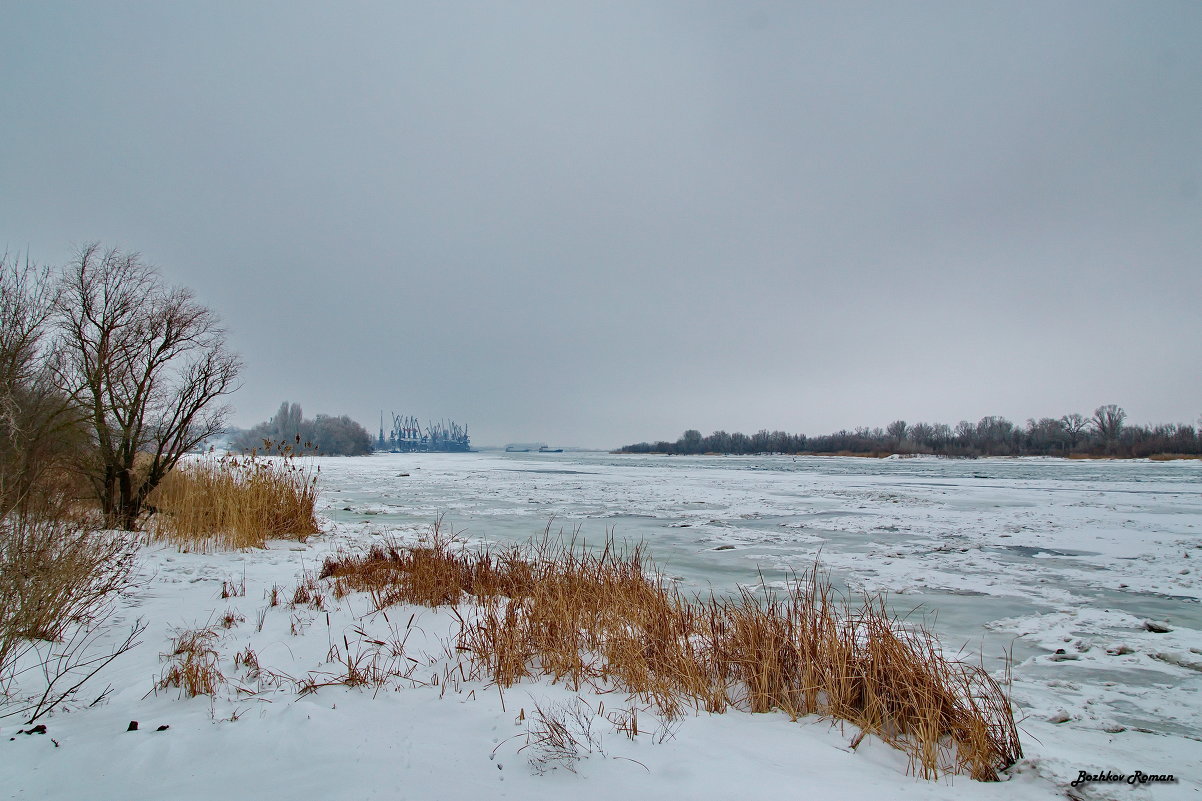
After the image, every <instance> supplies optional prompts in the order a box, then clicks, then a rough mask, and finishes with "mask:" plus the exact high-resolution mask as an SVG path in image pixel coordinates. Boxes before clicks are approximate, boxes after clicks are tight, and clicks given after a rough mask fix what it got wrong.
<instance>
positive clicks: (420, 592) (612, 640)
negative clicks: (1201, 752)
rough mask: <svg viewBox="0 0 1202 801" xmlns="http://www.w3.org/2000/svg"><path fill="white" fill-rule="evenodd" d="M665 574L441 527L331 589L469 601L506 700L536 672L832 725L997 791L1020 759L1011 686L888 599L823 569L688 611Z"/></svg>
mask: <svg viewBox="0 0 1202 801" xmlns="http://www.w3.org/2000/svg"><path fill="white" fill-rule="evenodd" d="M651 568H652V566H651V564H650V563H649V561H648V559H647V557H646V554H645V552H644V550H643V548H642V547H641V546H634V547H623V546H620V545H618V544H617V543H616V542H614V540H613V539H612V538H607V540H606V542H605V543H604V545H603V547H602V548H600V549H599V550H588V549H586V548H584V547H576V545H575V543H574V542H567V543H565V542H563V541H562V540H555V539H552V538H551V537H550V536H547V535H544V537H543V538H542V539H541V540H539V541H536V542H533V543H531V544H529V545H527V546H524V547H515V546H510V547H502V548H499V549H495V550H484V551H469V550H467V549H466V548H465V547H458V548H456V547H453V539H452V538H451V537H450V536H447V535H445V534H443V533H442V532H441V529H440V528H439V527H438V526H437V525H436V526H435V528H434V531H433V533H432V536H431V537H430V538H429V541H427V542H425V543H423V544H419V545H417V546H408V547H406V546H403V545H401V544H400V543H398V542H395V541H388V542H385V543H383V544H376V545H373V546H372V547H371V548H369V549H368V550H366V551H364V552H362V553H358V554H354V553H346V552H344V553H340V554H336V555H334V556H331V557H328V558H327V559H326V560H325V562H324V563H323V565H322V569H321V572H320V576H319V578H321V579H325V580H328V581H329V582H331V583H332V585H333V588H332V592H333V594H334V595H335V597H341V596H342V595H345V594H346V593H348V592H352V591H358V592H366V593H368V594H369V595H370V597H371V599H372V602H373V603H374V604H375V606H376V607H377V608H378V609H383V608H385V607H387V606H390V605H392V604H398V603H409V604H422V605H426V606H451V607H457V606H458V604H459V603H461V602H462V601H464V600H470V601H471V602H472V603H473V610H472V611H471V612H469V613H468V614H460V613H459V612H458V611H456V614H457V615H459V619H460V621H461V627H460V631H459V634H458V638H457V642H456V650H457V652H458V653H459V654H461V655H462V657H463V658H464V659H465V660H466V661H467V663H468V664H469V665H470V671H469V674H468V676H469V678H476V679H488V680H490V681H493V682H495V683H496V684H497V685H499V686H500V687H502V688H505V687H509V686H512V685H513V684H515V683H516V682H518V681H521V680H522V679H523V678H525V677H534V676H549V677H551V678H552V679H553V680H554V681H556V682H563V683H565V684H567V685H568V686H570V687H572V688H573V689H574V690H578V689H579V688H580V687H582V686H584V685H588V686H591V687H594V688H596V689H599V690H605V689H611V688H614V687H616V688H619V689H621V690H623V691H625V692H627V693H629V694H630V695H631V696H634V697H637V698H638V699H640V700H641V701H643V702H645V703H649V704H651V705H653V706H654V707H655V708H656V709H657V710H658V712H659V713H660V714H661V715H663V716H664V717H665V718H666V719H669V720H671V719H674V718H676V717H679V716H680V715H682V714H684V713H685V712H686V711H687V710H688V709H690V708H691V709H703V710H706V711H710V712H723V711H725V710H726V709H727V708H728V707H730V706H734V707H736V708H739V709H745V710H747V711H751V712H767V711H770V710H773V709H778V710H781V711H783V712H785V713H786V714H789V715H790V716H792V717H794V718H797V717H799V716H802V715H806V714H820V715H825V716H829V717H832V718H836V719H840V720H845V721H848V722H850V723H853V724H855V725H856V726H858V727H859V728H860V729H861V730H862V732H863V733H866V734H873V735H875V736H877V737H879V738H880V739H882V740H883V741H885V742H887V743H890V744H891V745H893V746H895V747H897V748H898V749H900V750H902V751H903V752H904V753H906V754H908V755H909V757H910V759H911V761H912V765H913V766H914V769H915V772H917V773H918V774H919V775H921V776H923V777H926V778H935V777H937V776H938V775H940V774H942V773H949V772H950V773H967V774H968V775H970V776H972V777H973V778H974V779H979V780H986V781H992V780H997V779H998V778H999V775H998V774H999V771H1001V770H1004V769H1005V768H1006V767H1008V766H1009V765H1011V764H1013V763H1014V762H1015V761H1017V760H1018V759H1019V758H1020V757H1021V755H1022V749H1021V745H1020V743H1019V739H1018V732H1017V728H1016V726H1015V723H1014V718H1013V714H1012V711H1011V708H1010V702H1009V698H1008V696H1007V695H1006V693H1005V691H1004V690H1003V689H1002V688H1001V686H1000V685H999V684H998V683H997V682H996V681H995V680H994V679H993V678H992V677H991V676H990V675H989V674H988V673H987V672H986V671H985V670H984V669H983V668H982V667H981V666H979V665H973V664H969V663H965V662H962V661H958V660H955V659H950V658H948V657H946V656H945V655H944V654H943V652H942V650H941V648H940V646H939V643H938V641H937V640H936V638H935V637H934V635H932V634H931V633H930V632H929V631H927V630H926V629H924V628H922V627H915V626H903V625H902V624H901V623H900V622H898V621H897V620H895V619H893V618H891V617H890V615H889V613H888V611H887V609H886V607H885V604H884V601H883V599H881V598H879V597H877V598H866V599H865V600H864V602H863V603H862V604H861V605H859V606H858V607H853V606H852V604H851V603H850V602H849V601H848V600H847V599H845V598H840V597H836V595H835V593H834V592H833V591H832V589H831V585H830V582H829V580H828V579H827V578H826V577H825V576H823V575H821V574H820V573H819V571H818V570H817V568H816V567H815V569H814V570H811V571H809V572H808V573H806V574H805V575H803V576H801V577H797V578H795V579H794V580H792V581H790V582H789V583H788V587H787V588H786V590H784V591H783V592H772V591H769V590H767V588H764V587H761V588H759V589H760V590H762V592H753V591H750V590H745V591H744V592H743V593H742V594H741V595H740V596H739V597H737V598H733V599H731V598H716V597H713V596H711V597H709V598H708V599H706V598H691V599H689V598H685V597H683V596H682V595H681V594H680V593H679V592H678V591H677V590H676V589H674V588H673V587H671V586H669V585H668V584H666V583H665V582H664V580H663V579H662V577H660V576H659V575H658V574H657V573H655V572H654V571H653V570H652V569H651ZM862 736H863V735H861V738H862ZM858 741H859V739H857V744H858Z"/></svg>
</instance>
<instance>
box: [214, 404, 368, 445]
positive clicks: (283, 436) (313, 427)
mask: <svg viewBox="0 0 1202 801" xmlns="http://www.w3.org/2000/svg"><path fill="white" fill-rule="evenodd" d="M264 440H269V441H271V442H272V443H279V442H284V443H286V444H288V445H291V446H292V447H293V449H294V450H295V451H296V452H299V453H320V454H323V455H325V456H362V455H364V454H368V453H371V451H372V447H371V440H372V438H371V435H370V434H368V433H367V429H365V428H364V427H363V426H361V425H359V424H358V423H356V422H355V421H354V420H352V419H351V418H349V417H347V416H346V415H342V416H340V417H334V416H333V415H328V414H319V415H317V417H316V418H314V419H312V420H306V419H305V418H304V415H303V413H302V412H301V407H300V404H297V403H288V401H284V402H283V403H281V404H280V410H279V411H278V412H276V415H275V417H273V418H271V419H270V420H268V421H267V422H265V423H259V424H258V425H256V426H255V427H254V428H251V429H249V430H246V431H238V432H236V433H235V434H234V436H233V437H232V438H231V440H230V448H231V449H232V450H235V451H249V450H252V449H256V448H257V449H259V450H263V448H264Z"/></svg>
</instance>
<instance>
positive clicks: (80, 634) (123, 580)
mask: <svg viewBox="0 0 1202 801" xmlns="http://www.w3.org/2000/svg"><path fill="white" fill-rule="evenodd" d="M136 564H137V553H136V543H134V542H133V541H132V540H131V539H130V538H129V537H128V536H125V535H122V534H118V533H111V532H97V531H94V530H93V529H92V528H91V527H90V526H89V525H88V524H87V521H85V520H80V519H72V518H70V517H67V516H62V517H57V518H56V517H49V516H46V515H44V514H34V513H25V512H13V513H11V514H9V515H8V516H7V517H5V518H3V519H0V698H2V699H3V701H4V702H5V706H6V707H7V710H6V711H5V712H4V713H0V716H8V715H13V714H24V713H25V712H27V711H29V712H34V713H36V714H39V715H40V714H44V712H45V711H48V710H49V709H50V708H53V707H54V706H55V705H57V704H58V703H61V702H62V701H64V700H66V698H67V697H68V696H69V695H70V692H68V693H66V694H63V693H62V692H61V689H62V688H64V687H66V688H69V689H70V691H71V692H74V689H76V682H77V681H78V679H79V678H80V677H84V679H85V680H86V678H90V677H91V676H92V675H94V673H95V671H94V670H91V668H93V667H95V668H96V670H99V668H100V667H103V666H104V665H106V664H108V662H109V661H111V660H112V658H115V657H116V656H118V655H120V654H121V653H124V652H125V651H127V650H129V648H132V647H133V646H134V645H135V644H136V640H137V636H138V634H139V633H140V632H141V627H140V626H135V629H136V631H133V632H131V635H130V637H129V638H128V639H127V641H126V642H125V644H123V645H119V646H118V647H117V649H116V650H115V651H104V650H103V648H101V642H100V641H101V639H102V635H103V634H104V633H106V632H107V631H108V629H109V625H108V622H109V620H110V618H111V615H112V612H113V603H114V601H115V599H116V597H117V596H118V595H119V594H120V592H121V591H122V590H124V589H126V588H127V587H129V586H130V582H131V579H132V576H133V574H134V571H135V569H136ZM18 665H22V666H23V667H22V668H20V669H18ZM31 670H34V671H35V672H37V673H39V674H41V681H42V682H43V683H44V687H42V688H41V690H39V691H37V694H38V696H39V699H40V700H38V701H37V702H36V703H35V705H34V707H33V708H30V707H29V706H28V704H25V703H23V702H21V701H20V700H19V699H20V698H21V697H28V696H27V695H26V694H27V693H28V692H29V689H28V687H27V688H26V689H25V690H24V691H22V690H21V689H20V687H19V686H18V685H19V683H20V682H19V681H18V680H19V679H20V678H21V674H25V676H26V678H27V677H28V675H29V674H30V671H31ZM79 684H82V682H79Z"/></svg>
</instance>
